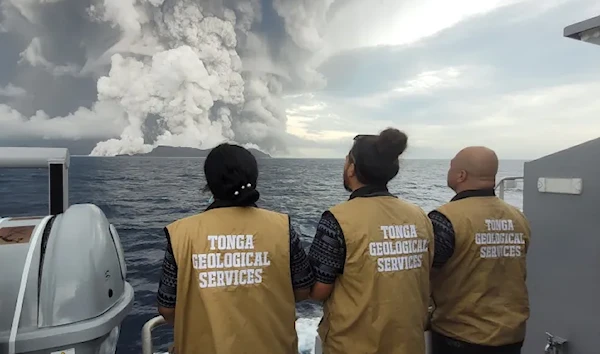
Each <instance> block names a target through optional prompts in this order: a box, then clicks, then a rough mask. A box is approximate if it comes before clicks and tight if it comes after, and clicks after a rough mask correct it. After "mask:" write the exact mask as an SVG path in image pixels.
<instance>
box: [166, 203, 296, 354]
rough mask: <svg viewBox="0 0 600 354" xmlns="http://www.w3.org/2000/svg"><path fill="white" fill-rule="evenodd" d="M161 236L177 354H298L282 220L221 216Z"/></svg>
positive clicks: (248, 214)
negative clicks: (172, 280)
mask: <svg viewBox="0 0 600 354" xmlns="http://www.w3.org/2000/svg"><path fill="white" fill-rule="evenodd" d="M167 229H168V230H169V233H170V235H171V243H172V246H173V253H174V255H175V260H176V262H177V267H178V272H177V305H176V306H175V348H176V350H177V352H178V353H186V354H187V353H189V354H192V353H210V354H232V353H236V354H238V353H240V354H243V353H276V354H297V353H298V342H297V336H296V329H295V314H296V312H295V300H294V292H293V289H292V281H291V274H290V246H289V245H290V238H289V219H288V217H287V216H286V215H283V214H278V213H274V212H270V211H267V210H263V209H258V208H237V207H233V208H219V209H212V210H209V211H206V212H204V213H201V214H198V215H194V216H191V217H187V218H185V219H181V220H178V221H176V222H174V223H172V224H171V225H169V226H168V227H167Z"/></svg>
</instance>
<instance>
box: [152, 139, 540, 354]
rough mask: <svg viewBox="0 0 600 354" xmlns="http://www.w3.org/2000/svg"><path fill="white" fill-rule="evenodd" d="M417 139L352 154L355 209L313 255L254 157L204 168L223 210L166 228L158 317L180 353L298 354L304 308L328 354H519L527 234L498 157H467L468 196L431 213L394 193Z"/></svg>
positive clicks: (319, 236) (219, 159) (343, 214)
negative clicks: (501, 194) (506, 192)
mask: <svg viewBox="0 0 600 354" xmlns="http://www.w3.org/2000/svg"><path fill="white" fill-rule="evenodd" d="M407 141H408V137H407V136H406V135H405V134H404V133H402V132H400V131H399V130H397V129H391V128H390V129H386V130H384V131H383V132H381V133H380V134H379V135H359V136H357V137H355V139H354V144H353V146H352V148H351V150H350V152H349V153H348V155H347V156H346V161H345V164H344V172H343V182H344V187H345V188H346V190H348V191H349V192H351V195H350V198H349V200H348V201H346V202H343V203H341V204H339V205H336V206H334V207H332V208H330V209H329V210H328V211H326V212H324V213H323V215H322V218H321V220H320V222H319V225H318V227H317V232H316V235H315V237H314V240H313V242H312V245H311V248H310V251H309V254H308V257H307V255H306V254H305V252H304V250H303V249H302V247H301V244H300V239H299V235H298V233H296V232H295V231H294V229H293V228H292V227H291V226H290V225H291V224H290V221H289V217H288V216H287V215H283V214H279V213H275V212H271V211H267V210H264V209H260V208H258V207H257V206H256V204H255V203H256V201H257V200H258V198H259V193H258V191H257V189H256V186H257V180H258V168H257V164H256V160H255V159H254V157H253V156H252V154H251V153H250V152H249V151H247V150H246V149H243V148H241V147H239V146H235V145H229V144H222V145H220V146H218V147H216V148H215V149H213V150H212V151H211V153H210V154H209V156H208V157H207V159H206V162H205V166H204V170H205V176H206V180H207V187H208V189H209V190H210V191H211V193H212V194H213V196H214V198H215V202H214V203H212V204H211V206H209V208H208V209H207V210H206V211H204V212H202V213H200V214H197V215H195V216H191V217H188V218H184V219H181V220H178V221H176V222H174V223H172V224H170V225H169V226H167V227H166V228H165V233H166V235H167V240H168V245H167V252H166V254H165V260H164V264H163V276H162V278H161V282H160V288H159V293H158V301H159V312H160V313H161V314H162V315H163V316H164V317H165V318H166V319H167V320H168V321H169V322H170V323H172V324H174V326H175V348H176V350H177V352H181V353H194V352H199V351H200V350H201V351H202V352H210V353H215V354H229V353H255V352H261V353H278V354H279V353H282V354H285V353H297V351H298V349H297V338H296V331H295V327H294V323H295V306H294V304H295V302H296V301H301V300H304V299H306V298H307V297H308V296H309V295H310V298H311V299H313V300H319V301H323V303H324V310H323V311H324V314H323V319H322V321H321V323H320V325H319V330H318V333H319V336H320V339H321V341H322V347H323V353H324V354H354V353H356V354H370V353H372V354H375V353H378V354H386V353H390V354H392V353H393V354H425V350H426V349H425V339H424V331H425V330H426V326H427V323H428V321H429V316H428V314H429V311H428V307H429V304H430V298H432V299H433V301H434V304H435V310H434V312H433V317H432V318H431V328H432V331H433V348H432V349H433V354H454V353H462V354H471V353H472V354H475V353H481V354H486V353H499V354H500V353H507V354H513V353H520V347H521V344H522V341H523V338H524V326H525V321H526V320H527V318H528V314H529V313H528V300H527V289H526V286H525V255H526V252H527V248H528V245H529V236H530V231H529V226H528V224H527V221H526V219H525V217H524V216H523V214H522V213H521V212H520V211H518V209H516V208H513V207H511V206H509V205H508V204H506V203H504V202H503V201H502V200H500V199H499V198H497V197H495V195H494V194H493V191H494V184H495V175H496V173H497V169H498V161H497V158H496V157H495V154H494V153H493V151H491V150H489V149H486V148H481V147H471V148H467V149H464V150H463V151H461V152H460V153H459V154H458V155H457V156H456V157H455V158H454V159H453V160H452V163H451V166H450V170H449V172H448V185H449V186H450V187H451V188H452V189H453V190H454V191H455V192H457V195H456V196H455V197H454V198H453V201H451V202H450V203H448V204H446V205H444V206H442V207H440V208H438V209H437V210H436V211H433V212H431V213H430V214H429V217H428V215H427V214H426V213H425V212H424V211H423V210H422V209H421V208H419V207H418V206H416V205H414V204H411V203H409V202H407V201H404V200H401V199H399V198H397V197H395V196H394V195H392V194H391V193H390V192H389V191H388V189H387V184H388V182H389V181H390V180H392V179H393V178H394V177H395V176H396V175H397V174H398V171H399V169H400V165H399V156H400V155H402V153H403V152H404V150H405V149H406V147H407Z"/></svg>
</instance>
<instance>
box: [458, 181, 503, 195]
mask: <svg viewBox="0 0 600 354" xmlns="http://www.w3.org/2000/svg"><path fill="white" fill-rule="evenodd" d="M495 187H496V185H495V184H489V183H486V184H470V185H464V186H459V187H457V188H456V189H455V190H454V192H455V193H456V194H459V193H462V192H466V191H479V190H484V189H494V188H495Z"/></svg>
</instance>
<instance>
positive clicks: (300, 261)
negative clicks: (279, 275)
mask: <svg viewBox="0 0 600 354" xmlns="http://www.w3.org/2000/svg"><path fill="white" fill-rule="evenodd" d="M290 272H291V274H292V287H293V288H294V290H299V289H308V288H310V287H311V286H313V284H314V283H315V276H314V275H313V271H312V268H311V267H310V263H309V262H308V257H307V256H306V252H304V248H302V242H301V240H300V234H299V233H298V232H297V231H296V230H295V229H294V227H293V226H292V222H291V221H290Z"/></svg>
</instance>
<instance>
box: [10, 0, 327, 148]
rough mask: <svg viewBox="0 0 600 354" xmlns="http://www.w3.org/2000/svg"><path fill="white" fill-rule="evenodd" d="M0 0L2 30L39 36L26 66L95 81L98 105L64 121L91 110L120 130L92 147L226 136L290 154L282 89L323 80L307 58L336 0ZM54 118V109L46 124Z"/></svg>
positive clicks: (192, 142) (203, 141) (192, 143)
mask: <svg viewBox="0 0 600 354" xmlns="http://www.w3.org/2000/svg"><path fill="white" fill-rule="evenodd" d="M0 1H2V2H1V3H0V6H1V7H2V13H3V15H4V16H3V17H4V20H3V22H1V25H2V26H1V27H0V28H2V29H3V30H4V31H13V32H16V33H20V34H21V35H22V37H23V38H28V40H29V41H30V42H29V45H28V46H27V47H26V48H25V50H23V51H22V52H21V54H20V56H19V67H20V68H23V66H28V67H29V68H31V67H34V68H37V69H39V70H44V71H45V72H47V73H49V74H50V75H52V76H53V77H58V78H64V77H69V78H70V79H61V80H62V81H61V82H69V81H68V80H83V79H86V78H87V79H89V80H94V81H95V82H96V89H97V98H96V101H95V102H93V103H92V104H91V107H80V108H79V109H77V110H76V112H75V113H73V114H71V115H69V116H68V117H59V118H58V119H59V120H61V119H62V121H63V125H64V120H65V119H66V118H69V119H72V120H73V121H75V120H76V119H78V112H81V111H82V110H83V111H84V112H85V117H86V119H88V120H89V121H93V122H94V124H95V125H97V129H98V130H100V131H103V132H110V131H114V132H116V131H119V132H120V133H119V134H117V135H118V137H115V138H111V139H108V140H105V141H102V142H100V143H98V145H97V146H96V148H95V149H94V150H93V152H92V155H103V156H113V155H117V154H133V153H139V152H147V151H149V150H151V149H152V148H153V147H154V146H157V145H170V146H186V147H199V148H211V147H213V146H214V145H216V144H218V143H220V142H222V141H235V142H237V143H241V144H246V145H251V146H257V147H259V148H261V149H262V150H265V151H269V152H277V151H283V150H285V129H286V114H285V107H284V105H283V102H282V99H281V96H282V94H283V93H284V92H287V91H296V90H301V89H306V88H318V87H322V86H323V85H324V84H325V82H324V80H323V78H322V77H321V76H320V75H319V74H318V73H317V72H316V70H315V69H314V68H311V67H310V66H309V65H308V64H307V63H308V62H309V59H310V57H311V55H312V54H313V53H314V52H315V51H318V50H319V49H320V48H321V46H322V43H321V40H322V39H321V35H320V31H321V29H322V27H323V25H324V22H325V16H326V14H327V11H328V9H329V7H330V5H331V4H332V3H333V0H272V1H260V0H237V1H235V0H231V1H228V0H204V1H193V0H98V1H89V0H0ZM66 9H69V10H68V12H67V14H64V11H63V12H61V10H66ZM59 13H63V14H64V15H61V16H62V17H60V18H59V17H56V16H59V15H57V14H59ZM53 16H55V17H53ZM17 17H18V18H17ZM55 21H67V22H73V24H72V25H71V28H77V29H78V30H77V32H75V31H73V32H68V31H66V32H65V33H61V31H55V30H54V29H55V28H56V26H59V25H60V24H57V23H56V22H55ZM27 24H31V25H32V26H31V27H27ZM62 26H63V27H68V26H69V24H68V23H67V24H62ZM63 41H70V43H72V44H71V45H70V46H69V45H67V44H65V43H63ZM57 45H58V46H59V48H60V46H66V47H68V48H70V49H73V48H78V49H77V50H78V51H79V52H77V50H75V49H73V53H75V52H77V53H78V55H72V56H69V55H68V53H69V50H66V49H65V50H64V51H63V55H62V56H63V57H62V58H60V56H61V55H60V54H61V53H58V51H56V50H55V49H56V48H57ZM51 57H52V58H59V59H60V60H52V59H51ZM32 81H33V82H34V83H35V80H32ZM19 83H20V82H19ZM65 85H66V84H65ZM11 87H12V86H11ZM24 89H25V90H27V91H29V90H28V88H27V87H24ZM3 92H8V90H6V89H5V90H4V91H3ZM10 92H11V93H12V94H16V93H18V94H19V95H23V94H24V93H23V92H21V91H18V92H17V91H15V89H14V88H13V89H12V90H11V91H10ZM0 106H2V105H0ZM18 108H19V107H18V105H12V106H11V107H10V109H9V110H10V111H11V114H13V115H14V117H15V119H21V120H22V121H24V122H25V123H28V122H29V121H27V120H28V119H29V120H31V119H32V118H33V117H32V118H25V117H19V116H17V114H18V112H16V110H18ZM7 109H8V108H6V106H5V110H7ZM0 111H1V110H0ZM39 114H40V113H39V112H37V113H36V116H38V115H39ZM107 114H110V117H107ZM90 115H96V117H94V118H89V116H90ZM104 118H106V120H105V123H102V122H103V119H104ZM52 121H53V118H48V117H46V118H45V122H44V124H46V125H48V126H50V125H51V124H52ZM151 121H152V122H153V125H154V128H153V129H154V131H153V132H152V134H149V133H148V131H149V130H150V128H149V126H150V125H151V124H150V122H151ZM57 122H58V121H57ZM102 124H104V125H107V126H109V127H110V128H109V127H102V126H100V125H102ZM111 129H112V130H111ZM90 134H91V133H90ZM83 135H85V134H83ZM92 135H93V134H92ZM78 136H82V134H79V135H78Z"/></svg>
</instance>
